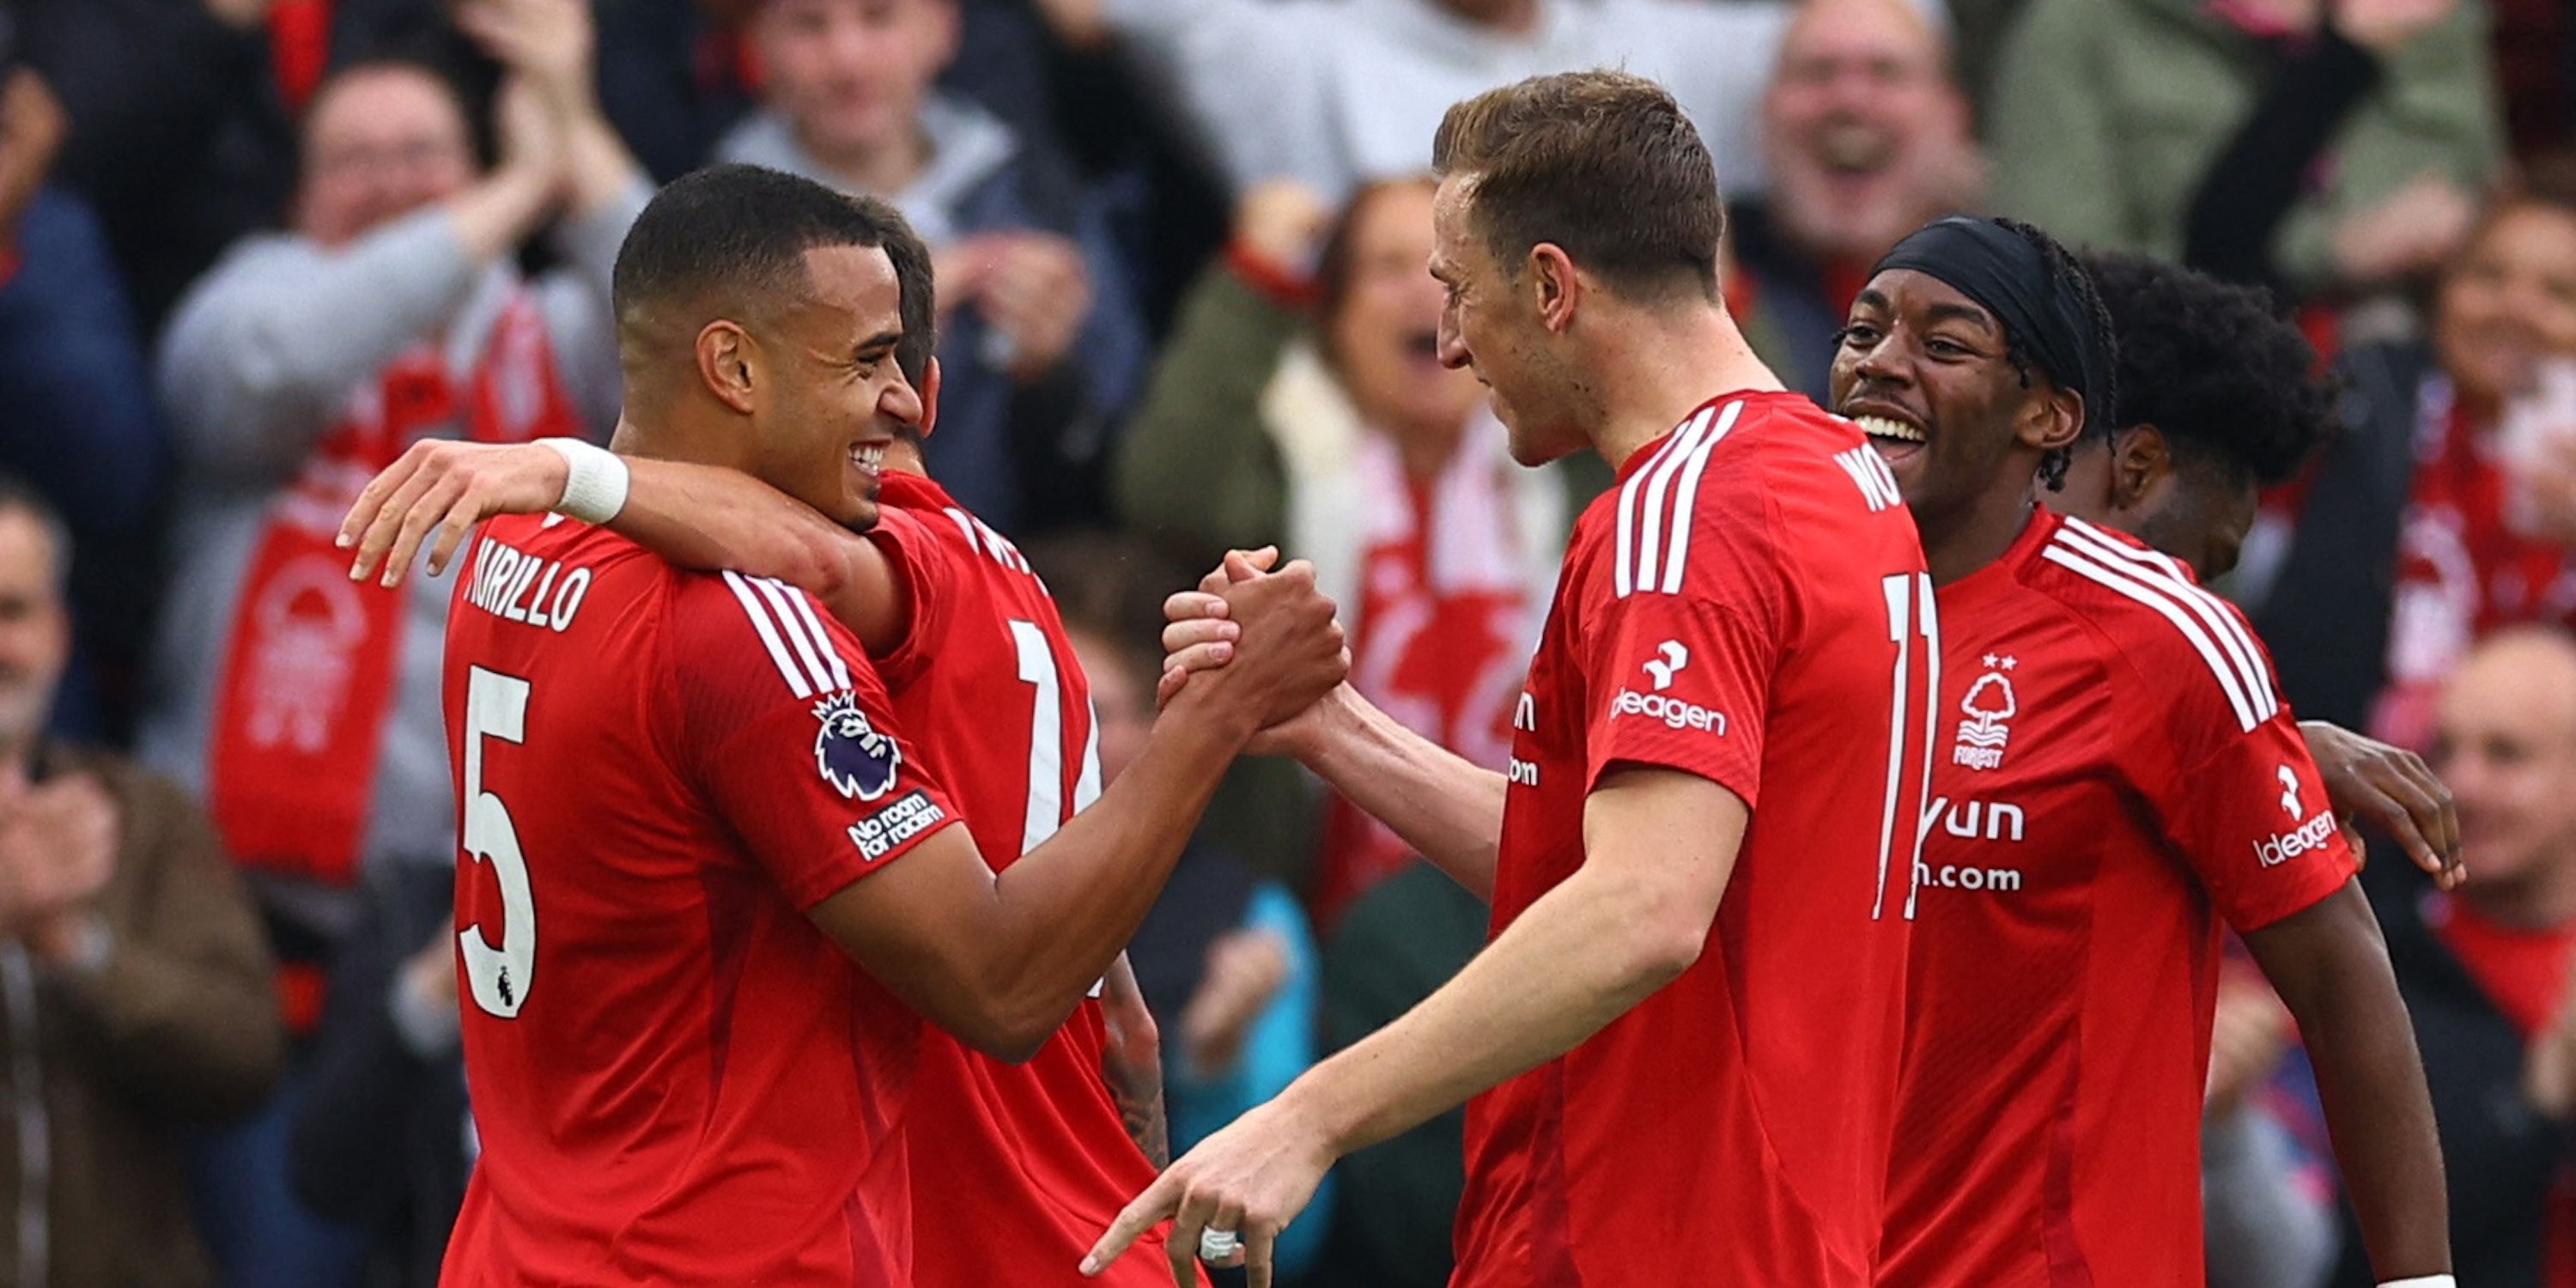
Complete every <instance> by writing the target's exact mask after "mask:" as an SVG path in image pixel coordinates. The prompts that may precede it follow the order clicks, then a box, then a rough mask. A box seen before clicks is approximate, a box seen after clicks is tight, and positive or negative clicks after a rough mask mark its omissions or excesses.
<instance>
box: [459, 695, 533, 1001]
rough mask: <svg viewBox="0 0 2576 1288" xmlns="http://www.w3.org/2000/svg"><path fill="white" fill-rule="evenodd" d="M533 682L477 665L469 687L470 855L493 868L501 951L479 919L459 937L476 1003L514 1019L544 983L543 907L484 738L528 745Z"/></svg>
mask: <svg viewBox="0 0 2576 1288" xmlns="http://www.w3.org/2000/svg"><path fill="white" fill-rule="evenodd" d="M527 728H528V682H527V681H526V680H522V679H520V678H519V677H517V676H515V675H503V674H501V673H500V672H498V671H487V670H484V669H483V668H482V667H479V666H478V667H475V668H473V669H472V670H471V671H470V672H469V673H468V674H467V677H466V683H465V852H466V853H467V854H469V855H471V856H473V858H474V860H475V862H477V863H488V864H490V865H492V880H493V884H494V885H495V886H496V887H497V888H498V889H499V890H500V892H501V943H500V946H499V947H494V946H493V944H492V942H491V940H490V938H489V937H488V936H487V935H486V934H485V933H484V930H483V923H482V922H480V921H477V922H475V923H473V924H472V925H469V926H467V927H466V928H465V929H464V930H463V931H462V932H460V933H459V934H458V935H457V936H456V946H457V947H458V948H459V949H461V950H462V951H463V952H464V954H465V982H466V984H467V986H468V988H469V989H470V990H471V991H472V993H473V994H474V1004H475V1005H477V1006H480V1007H482V1008H483V1009H484V1010H485V1011H488V1012H490V1013H491V1014H493V1015H497V1016H499V1017H501V1018H502V1019H505V1020H507V1019H513V1018H516V1017H517V1015H518V1014H519V1008H520V1007H522V1006H525V1005H527V1004H528V990H529V989H531V988H533V987H535V986H536V982H537V905H536V903H535V902H534V901H533V900H532V899H530V898H529V895H528V861H527V858H526V857H525V856H524V855H522V854H520V853H519V829H518V828H517V827H516V826H514V825H512V823H511V822H510V809H509V807H508V806H506V805H503V804H502V803H501V798H500V797H498V796H495V795H493V794H492V793H490V792H487V791H485V790H483V740H484V739H486V738H498V739H500V740H502V741H503V742H510V743H521V742H525V741H526V740H527Z"/></svg>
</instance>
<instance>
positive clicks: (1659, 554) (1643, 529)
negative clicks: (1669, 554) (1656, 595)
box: [1630, 408, 1709, 591]
mask: <svg viewBox="0 0 2576 1288" xmlns="http://www.w3.org/2000/svg"><path fill="white" fill-rule="evenodd" d="M1708 425H1709V411H1708V409H1706V408H1703V409H1701V411H1700V413H1699V414H1698V415H1696V416H1693V417H1691V418H1690V421H1689V423H1687V424H1685V425H1684V426H1683V427H1682V428H1680V429H1678V430H1676V431H1674V432H1673V433H1671V434H1668V435H1666V436H1665V443H1664V450H1663V452H1662V454H1661V455H1659V456H1657V457H1656V458H1655V463H1654V464H1653V465H1651V466H1649V467H1647V469H1646V470H1645V472H1644V473H1643V474H1641V475H1639V477H1640V478H1643V479H1644V480H1645V481H1646V501H1645V504H1644V505H1643V506H1642V507H1640V508H1639V512H1638V515H1637V571H1636V573H1635V574H1634V575H1633V576H1632V577H1631V579H1630V580H1632V581H1633V582H1634V583H1635V584H1636V587H1637V589H1639V590H1642V591H1651V590H1654V589H1655V588H1656V582H1657V576H1656V573H1657V570H1658V569H1660V568H1661V567H1662V566H1663V553H1664V539H1665V538H1666V537H1667V536H1668V535H1670V533H1671V531H1672V524H1673V521H1672V512H1671V511H1670V510H1669V509H1667V508H1666V502H1667V501H1668V500H1669V499H1670V495H1669V494H1670V493H1671V491H1672V487H1673V476H1674V475H1675V474H1676V473H1678V472H1680V470H1681V467H1682V466H1683V465H1684V464H1686V463H1687V462H1688V461H1689V460H1690V455H1691V453H1692V452H1695V451H1698V450H1699V441H1700V439H1701V438H1702V437H1704V436H1706V435H1707V433H1708Z"/></svg>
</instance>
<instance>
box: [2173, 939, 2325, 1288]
mask: <svg viewBox="0 0 2576 1288" xmlns="http://www.w3.org/2000/svg"><path fill="white" fill-rule="evenodd" d="M2230 947H2231V948H2233V949H2236V951H2232V952H2230V954H2229V955H2228V957H2227V959H2226V961H2225V962H2224V963H2223V964H2222V965H2221V966H2220V968H2219V983H2218V1007H2217V1011H2216V1016H2215V1021H2214V1023H2213V1025H2212V1033H2211V1039H2210V1048H2209V1091H2208V1103H2207V1105H2206V1106H2205V1108H2204V1109H2203V1111H2202V1114H2203V1117H2202V1119H2201V1125H2200V1184H2201V1194H2202V1199H2201V1204H2202V1209H2203V1210H2202V1218H2201V1219H2202V1222H2203V1224H2204V1226H2205V1227H2206V1228H2205V1232H2204V1236H2203V1237H2204V1238H2205V1240H2206V1244H2205V1249H2204V1250H2205V1255H2206V1257H2207V1259H2208V1262H2209V1288H2280V1286H2281V1285H2299V1286H2305V1285H2312V1284H2315V1283H2316V1282H2317V1280H2318V1278H2319V1277H2320V1276H2322V1275H2323V1274H2324V1273H2325V1272H2326V1270H2327V1269H2328V1268H2329V1267H2331V1266H2332V1265H2333V1264H2334V1255H2335V1250H2336V1240H2337V1237H2338V1232H2337V1230H2336V1227H2335V1209H2334V1198H2333V1190H2332V1189H2331V1187H2329V1186H2325V1185H2321V1184H2315V1183H2312V1178H2314V1177H2316V1176H2317V1175H2318V1174H2319V1173H2321V1172H2322V1171H2323V1170H2324V1169H2322V1168H2320V1167H2318V1166H2316V1163H2315V1160H2314V1159H2312V1158H2309V1157H2308V1156H2306V1154H2305V1153H2304V1151H2303V1150H2302V1149H2301V1142H2300V1141H2298V1140H2297V1139H2296V1137H2295V1136H2294V1135H2293V1134H2292V1132H2291V1130H2290V1128H2289V1126H2288V1125H2287V1124H2285V1123H2284V1122H2283V1121H2282V1117H2281V1115H2280V1112H2279V1110H2278V1109H2277V1108H2276V1105H2277V1103H2278V1102H2279V1101H2280V1100H2282V1099H2285V1098H2288V1097H2289V1096H2291V1095H2293V1094H2296V1093H2297V1092H2298V1091H2301V1090H2303V1091H2304V1094H2305V1097H2306V1098H2313V1097H2314V1096H2315V1094H2316V1092H2315V1090H2314V1088H2313V1085H2312V1084H2311V1085H2309V1086H2307V1087H2305V1088H2293V1087H2291V1086H2289V1085H2288V1084H2292V1083H2293V1082H2294V1080H2304V1079H2308V1078H2310V1077H2311V1075H2310V1074H2309V1073H2308V1071H2307V1069H2306V1068H2305V1066H2304V1065H2303V1064H2294V1062H2292V1061H2291V1060H2290V1059H2289V1056H2290V1053H2291V1043H2292V1040H2293V1038H2294V1037H2295V1036H2296V1034H2297V1032H2298V1030H2297V1028H2296V1026H2295V1024H2294V1023H2293V1021H2292V1019H2291V1016H2290V1011H2289V1008H2287V1007H2285V1006H2283V1005H2281V999H2280V997H2279V996H2278V995H2277V994H2275V993H2274V992H2273V991H2272V987H2271V985H2269V984H2266V983H2265V982H2264V981H2263V976H2262V972H2261V971H2260V970H2258V969H2256V968H2255V966H2254V963H2253V961H2252V959H2251V958H2249V957H2246V956H2244V955H2243V952H2242V950H2241V948H2239V947H2238V946H2236V945H2233V944H2231V945H2230Z"/></svg>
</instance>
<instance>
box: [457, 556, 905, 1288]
mask: <svg viewBox="0 0 2576 1288" xmlns="http://www.w3.org/2000/svg"><path fill="white" fill-rule="evenodd" d="M445 667H446V674H445V682H446V703H447V723H448V735H449V741H450V751H451V754H452V756H453V758H454V761H455V765H456V769H457V774H458V779H459V783H460V792H461V806H462V815H461V817H462V818H463V820H464V825H463V828H462V837H461V841H462V844H461V853H460V855H459V857H458V861H457V877H456V905H457V906H456V927H457V930H458V932H459V934H458V939H459V946H460V952H461V954H462V959H463V968H464V970H463V973H464V981H465V984H466V985H467V987H466V989H465V990H464V991H465V994H466V995H465V996H464V998H463V999H462V1005H463V1010H464V1038H465V1063H466V1072H467V1079H468V1084H469V1087H470V1089H471V1092H472V1095H473V1103H474V1112H475V1121H476V1125H477V1127H478V1129H479V1131H480V1133H481V1139H482V1155H481V1158H480V1160H479V1162H478V1164H477V1166H476V1168H475V1170H474V1176H473V1180H472V1182H471V1184H470V1185H469V1186H468V1188H467V1192H466V1196H465V1204H464V1210H463V1212H462V1214H461V1215H460V1216H459V1218H458V1221H457V1226H456V1231H455V1234H454V1236H453V1238H452V1240H451V1242H450V1246H449V1249H448V1254H447V1262H446V1266H445V1269H444V1272H443V1274H442V1276H441V1281H442V1282H444V1283H447V1284H451V1285H461V1286H463V1288H475V1286H478V1285H487V1284H489V1285H501V1284H510V1285H521V1284H598V1283H703V1284H714V1283H763V1284H779V1285H804V1284H813V1285H824V1284H829V1285H834V1286H835V1288H847V1286H848V1285H869V1286H874V1285H888V1286H890V1288H891V1286H896V1285H904V1284H908V1283H909V1282H910V1268H909V1261H910V1252H909V1245H910V1243H911V1233H912V1212H911V1208H910V1190H909V1186H908V1183H907V1164H906V1160H905V1158H904V1156H903V1153H904V1151H903V1141H902V1138H901V1136H900V1134H899V1132H898V1126H899V1123H900V1120H901V1117H902V1113H903V1107H904V1104H905V1100H906V1097H907V1095H908V1093H909V1089H910V1085H911V1083H912V1081H913V1079H914V1076H915V1068H916V1065H917V1062H918V1061H919V1059H920V1050H921V1045H922V1040H923V1035H924V1033H925V1031H926V1030H927V1028H928V1026H927V1024H926V1023H925V1022H924V1021H923V1020H921V1019H920V1018H919V1017H918V1016H917V1015H915V1014H914V1013H913V1012H912V1011H911V1010H909V1009H908V1008H906V1007H905V1006H904V1005H903V1004H902V1003H900V1002H899V1001H897V1000H896V999H895V998H894V997H893V995H892V994H890V993H889V992H887V991H886V990H885V989H884V988H883V987H881V986H879V985H878V984H876V983H875V982H874V981H873V980H871V979H870V978H869V977H868V976H867V975H866V974H865V973H864V972H862V971H861V970H859V969H858V968H857V967H856V966H855V965H853V964H852V963H851V962H850V961H849V959H848V958H847V957H846V956H844V955H843V953H842V952H841V951H840V949H839V948H838V947H836V946H835V945H834V944H832V943H831V941H830V940H829V939H828V938H826V937H825V936H824V935H823V933H822V932H821V931H820V930H818V929H816V928H815V926H814V925H813V924H812V923H811V922H810V921H809V920H808V919H807V918H806V916H805V915H804V914H805V911H806V909H808V908H810V907H811V906H812V905H814V904H815V903H818V902H820V901H821V900H823V899H824V898H826V897H828V896H830V895H832V894H834V893H835V892H837V891H840V890H842V889H843V888H845V887H847V886H849V885H850V884H851V883H853V882H856V881H860V880H864V879H866V878H867V877H869V876H870V875H872V874H874V873H876V872H880V871H883V870H884V869H885V868H886V867H888V866H889V865H891V864H894V863H896V862H899V861H901V859H902V858H903V856H904V855H905V854H907V853H909V852H910V851H911V850H912V849H914V848H915V847H917V846H919V845H920V844H921V842H922V841H923V839H924V838H926V837H928V836H930V835H933V834H934V833H936V832H937V831H938V830H940V829H941V828H943V827H945V826H948V825H949V824H951V823H953V822H954V821H955V818H956V811H955V809H954V808H953V807H952V805H951V804H950V803H949V800H948V798H947V797H946V795H945V793H944V792H943V791H942V789H941V787H940V786H939V784H937V783H936V782H934V781H932V780H931V778H930V777H929V776H928V775H927V774H926V773H925V772H924V770H923V767H922V765H921V762H920V760H919V759H918V757H917V756H916V755H915V754H914V750H913V748H912V747H911V746H910V745H908V744H906V743H905V742H904V740H903V739H902V737H901V736H900V735H899V734H898V732H897V731H896V726H895V724H894V721H893V718H892V712H891V703H890V700H889V699H888V697H887V694H886V691H885V688H884V686H883V684H882V683H881V681H880V679H879V677H878V675H877V673H876V672H875V670H874V669H873V668H872V667H871V666H870V665H869V664H868V662H867V660H866V655H865V653H864V652H863V651H862V650H861V649H860V647H859V644H858V642H857V640H856V639H854V638H853V637H852V636H851V635H850V634H849V633H848V632H847V631H845V630H844V629H842V628H841V627H840V626H839V625H838V624H837V623H835V622H833V621H832V620H831V619H830V618H828V617H827V616H825V615H823V614H822V613H821V612H820V611H819V610H818V609H817V608H816V606H815V605H814V604H813V603H812V602H811V601H810V600H809V599H807V598H806V596H805V595H804V594H803V593H802V592H799V591H797V590H794V589H792V588H790V587H786V586H783V585H780V584H778V583H776V582H769V581H763V580H759V579H756V578H749V577H742V576H738V575H734V574H717V575H706V574H694V573H683V572H680V571H678V570H676V569H674V568H673V567H671V566H670V565H669V564H667V563H665V562H663V561H662V560H660V559H659V558H657V557H655V556H653V555H651V554H648V553H646V552H645V551H644V550H643V549H641V548H640V547H638V546H636V545H634V544H633V543H631V542H628V541H626V540H625V539H624V538H621V537H618V536H616V535H614V534H611V533H609V532H607V531H605V530H602V529H598V528H593V527H590V526H588V525H585V524H581V523H576V522H569V521H563V520H558V519H553V518H544V519H540V518H535V517H525V518H522V517H510V518H500V519H494V520H492V521H491V522H490V523H488V524H486V525H485V528H484V531H483V533H482V536H481V539H480V540H479V542H478V543H477V545H476V548H475V550H474V552H473V556H472V558H471V560H470V561H469V562H468V563H467V565H466V572H465V574H464V575H463V576H460V577H459V578H458V586H457V596H456V600H455V603H454V606H453V608H452V610H451V615H450V618H449V625H448V637H447V656H446V659H445Z"/></svg>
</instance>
